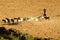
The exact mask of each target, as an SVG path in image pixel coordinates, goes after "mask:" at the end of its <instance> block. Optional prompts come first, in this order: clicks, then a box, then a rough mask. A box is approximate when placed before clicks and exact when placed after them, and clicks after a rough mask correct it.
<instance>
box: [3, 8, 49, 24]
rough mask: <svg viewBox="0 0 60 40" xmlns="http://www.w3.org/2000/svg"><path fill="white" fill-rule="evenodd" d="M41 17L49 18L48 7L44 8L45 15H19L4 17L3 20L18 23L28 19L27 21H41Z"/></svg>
mask: <svg viewBox="0 0 60 40" xmlns="http://www.w3.org/2000/svg"><path fill="white" fill-rule="evenodd" d="M41 19H49V17H47V16H46V9H45V8H44V14H43V16H38V17H24V18H22V17H17V18H5V19H2V21H3V22H4V23H7V24H18V23H21V22H23V21H27V22H31V21H39V20H41Z"/></svg>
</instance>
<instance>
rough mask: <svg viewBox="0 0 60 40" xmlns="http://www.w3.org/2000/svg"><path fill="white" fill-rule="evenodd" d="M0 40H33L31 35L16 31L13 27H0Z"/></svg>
mask: <svg viewBox="0 0 60 40" xmlns="http://www.w3.org/2000/svg"><path fill="white" fill-rule="evenodd" d="M0 40H33V37H32V36H31V35H28V34H25V33H21V32H20V33H17V32H16V31H15V30H13V29H8V30H6V29H5V28H4V27H0Z"/></svg>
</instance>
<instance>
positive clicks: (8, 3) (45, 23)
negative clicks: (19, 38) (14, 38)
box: [0, 0, 60, 40]
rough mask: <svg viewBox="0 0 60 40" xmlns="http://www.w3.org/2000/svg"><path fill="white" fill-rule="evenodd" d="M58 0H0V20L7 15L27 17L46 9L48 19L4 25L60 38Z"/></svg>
mask: <svg viewBox="0 0 60 40" xmlns="http://www.w3.org/2000/svg"><path fill="white" fill-rule="evenodd" d="M59 4H60V0H0V22H1V19H3V18H5V17H8V18H14V17H29V16H40V15H43V8H46V9H47V15H48V16H50V18H51V19H50V20H42V21H39V22H22V23H20V24H18V25H5V27H6V28H14V29H17V30H19V31H22V32H26V33H29V34H31V35H33V36H38V37H52V38H55V39H58V40H59V39H60V16H56V15H60V5H59ZM0 25H1V23H0Z"/></svg>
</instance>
